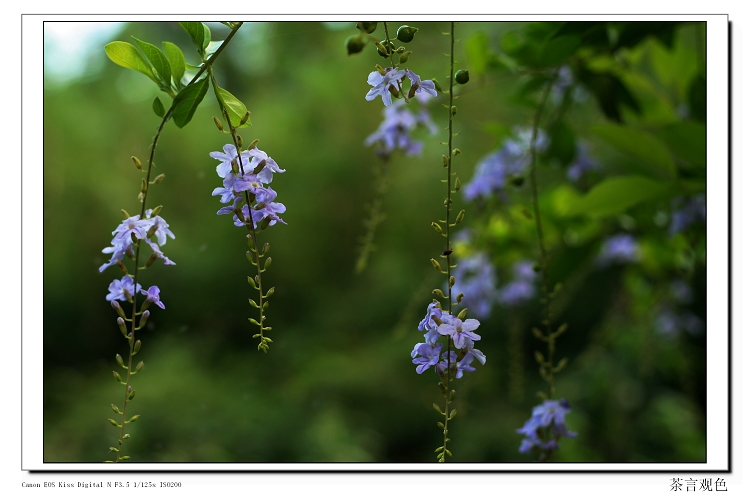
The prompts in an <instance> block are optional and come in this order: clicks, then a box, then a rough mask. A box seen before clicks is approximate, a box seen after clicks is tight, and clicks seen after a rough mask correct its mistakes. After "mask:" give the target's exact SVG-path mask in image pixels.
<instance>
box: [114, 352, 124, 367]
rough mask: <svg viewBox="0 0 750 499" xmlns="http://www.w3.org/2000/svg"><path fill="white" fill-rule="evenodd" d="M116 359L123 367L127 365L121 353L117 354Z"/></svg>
mask: <svg viewBox="0 0 750 499" xmlns="http://www.w3.org/2000/svg"><path fill="white" fill-rule="evenodd" d="M115 360H116V361H117V365H119V366H120V367H123V368H124V367H125V363H124V362H123V361H122V356H120V354H119V353H118V354H117V355H115Z"/></svg>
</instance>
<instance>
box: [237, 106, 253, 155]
mask: <svg viewBox="0 0 750 499" xmlns="http://www.w3.org/2000/svg"><path fill="white" fill-rule="evenodd" d="M249 119H250V111H248V112H246V113H245V116H243V117H242V119H241V120H240V126H242V125H244V124H245V123H247V120H249ZM237 138H238V139H239V138H240V137H237ZM240 147H242V146H240Z"/></svg>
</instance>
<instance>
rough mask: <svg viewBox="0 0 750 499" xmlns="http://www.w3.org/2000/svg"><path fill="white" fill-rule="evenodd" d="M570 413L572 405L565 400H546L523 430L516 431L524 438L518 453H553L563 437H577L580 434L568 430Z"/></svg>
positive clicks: (535, 408) (532, 414) (533, 410)
mask: <svg viewBox="0 0 750 499" xmlns="http://www.w3.org/2000/svg"><path fill="white" fill-rule="evenodd" d="M569 412H570V404H568V402H567V401H566V400H565V399H560V400H545V401H544V402H543V403H541V404H540V405H538V406H536V407H534V409H532V411H531V418H530V419H529V420H528V421H526V423H525V424H524V425H523V428H519V429H518V430H516V433H520V434H521V435H523V436H524V439H523V440H522V441H521V447H520V448H519V449H518V452H523V453H525V452H529V451H531V450H536V451H537V452H551V451H553V450H556V449H557V448H558V447H559V445H558V443H557V442H558V441H559V440H560V438H562V437H568V438H573V437H577V436H578V433H575V432H572V431H570V430H568V428H567V426H566V425H565V415H566V414H567V413H569Z"/></svg>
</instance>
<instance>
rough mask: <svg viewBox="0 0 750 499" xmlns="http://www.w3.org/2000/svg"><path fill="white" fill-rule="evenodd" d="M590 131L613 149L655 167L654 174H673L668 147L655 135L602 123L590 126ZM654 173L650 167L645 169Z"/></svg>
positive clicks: (672, 175)
mask: <svg viewBox="0 0 750 499" xmlns="http://www.w3.org/2000/svg"><path fill="white" fill-rule="evenodd" d="M591 131H593V132H594V133H595V134H597V135H598V136H599V137H601V138H602V139H604V141H606V142H607V143H608V144H610V145H611V146H612V147H614V148H615V149H617V150H619V151H622V152H624V153H625V154H627V155H629V156H630V157H632V158H633V159H635V160H637V161H639V162H641V163H642V164H643V165H646V166H648V167H653V168H655V169H656V172H655V173H656V175H655V176H662V177H663V176H665V175H666V176H668V177H670V178H672V177H674V176H675V173H676V172H675V165H674V160H673V159H672V155H671V153H670V152H669V149H668V148H667V147H666V146H665V145H664V143H663V142H662V141H661V140H659V139H658V138H657V137H656V136H654V135H652V134H650V133H648V132H645V131H643V130H639V129H637V128H631V127H628V126H623V125H615V124H613V123H604V124H601V125H595V126H593V127H591ZM646 172H648V173H654V172H653V170H652V169H651V168H649V169H648V170H646Z"/></svg>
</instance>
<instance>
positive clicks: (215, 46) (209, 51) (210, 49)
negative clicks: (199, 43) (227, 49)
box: [206, 40, 224, 58]
mask: <svg viewBox="0 0 750 499" xmlns="http://www.w3.org/2000/svg"><path fill="white" fill-rule="evenodd" d="M222 43H224V40H215V41H213V42H208V45H206V58H208V57H211V56H212V55H213V54H214V52H216V51H217V50H219V47H221V44H222Z"/></svg>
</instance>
